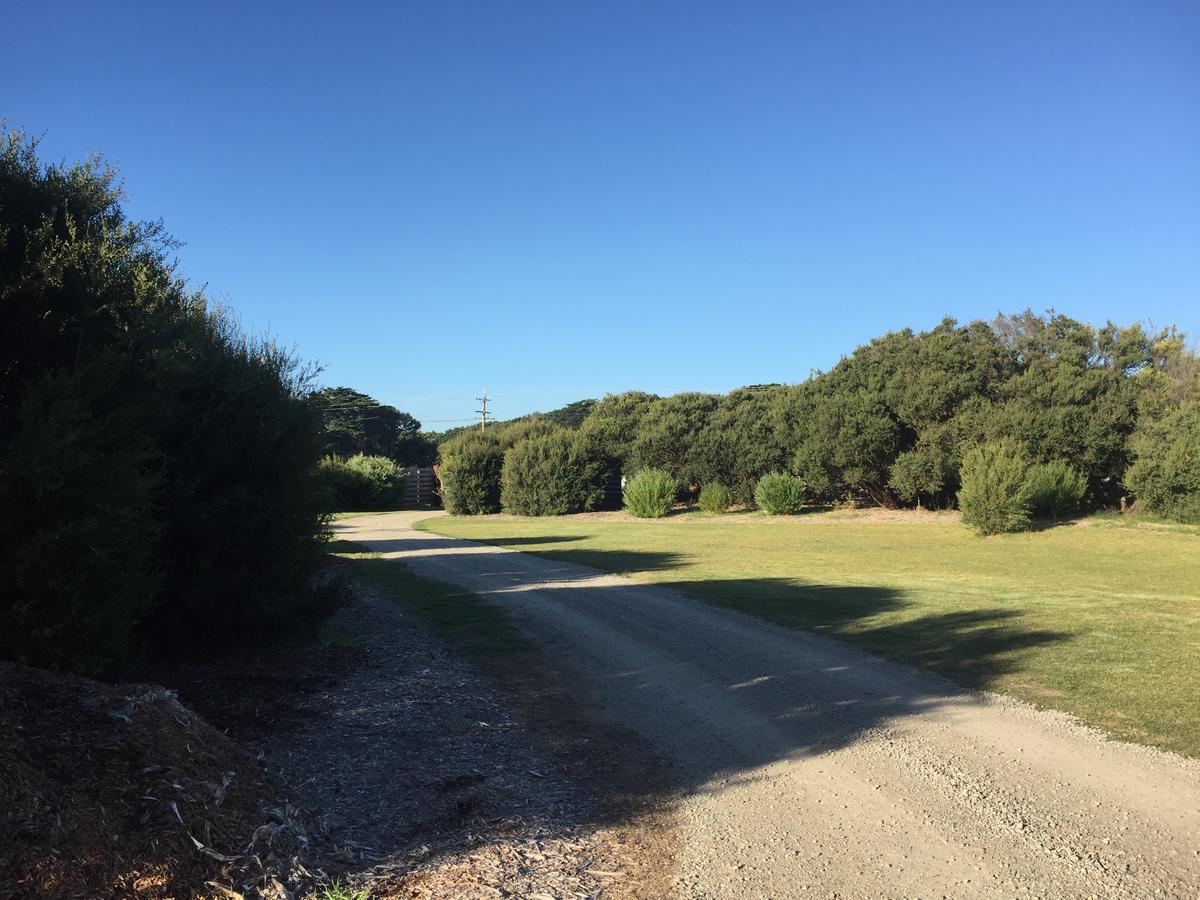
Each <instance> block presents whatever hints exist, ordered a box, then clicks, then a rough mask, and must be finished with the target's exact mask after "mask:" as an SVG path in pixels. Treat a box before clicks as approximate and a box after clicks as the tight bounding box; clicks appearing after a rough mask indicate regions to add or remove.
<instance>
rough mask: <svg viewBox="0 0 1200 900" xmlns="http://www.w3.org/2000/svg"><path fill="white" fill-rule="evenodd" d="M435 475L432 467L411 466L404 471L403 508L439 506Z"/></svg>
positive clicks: (440, 501)
mask: <svg viewBox="0 0 1200 900" xmlns="http://www.w3.org/2000/svg"><path fill="white" fill-rule="evenodd" d="M441 505H442V498H441V495H440V494H439V493H438V480H437V475H436V473H435V472H434V470H433V468H432V467H425V466H412V467H411V468H408V469H405V470H404V507H405V508H406V509H418V508H420V507H422V506H441Z"/></svg>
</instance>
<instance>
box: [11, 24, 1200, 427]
mask: <svg viewBox="0 0 1200 900" xmlns="http://www.w3.org/2000/svg"><path fill="white" fill-rule="evenodd" d="M0 30H2V31H3V47H4V51H3V52H2V53H0V116H3V117H4V118H6V119H7V120H8V123H9V124H10V125H15V126H18V127H21V128H24V129H25V130H27V131H29V132H32V133H41V134H44V138H43V143H42V152H43V155H44V156H46V157H48V158H50V159H54V160H75V159H78V158H81V157H83V156H84V155H86V154H88V153H90V152H92V151H100V152H102V153H103V154H104V155H105V156H106V157H107V158H109V159H110V160H111V161H112V162H114V163H116V164H117V165H118V166H119V167H120V170H121V172H122V175H123V178H124V181H125V184H126V187H127V189H128V192H129V196H130V200H129V204H128V205H129V208H130V210H131V212H132V213H133V214H134V215H135V216H138V217H148V218H158V217H161V218H163V219H164V221H165V222H166V225H167V227H168V229H169V230H170V231H171V232H172V233H173V234H174V235H175V236H177V237H178V238H179V239H180V240H182V241H184V242H185V245H184V246H183V248H182V249H181V250H180V254H179V256H180V263H181V267H182V270H183V272H184V273H185V274H186V275H187V276H188V277H189V278H190V279H192V280H193V281H195V282H196V283H206V284H207V286H208V291H209V293H210V295H211V296H213V297H214V298H216V299H219V300H221V301H223V302H226V303H228V304H229V305H230V306H232V307H233V308H234V309H235V310H236V311H237V313H238V314H239V316H240V318H241V320H242V321H243V323H244V324H245V325H246V326H248V327H250V328H252V329H255V330H269V331H270V332H271V333H272V334H273V335H274V336H275V337H276V338H277V339H279V340H280V341H281V342H283V343H285V344H289V345H291V344H295V345H296V346H297V347H298V348H299V350H300V352H301V353H302V354H303V355H304V356H305V357H307V358H310V359H315V360H318V361H320V362H321V363H322V364H323V365H324V366H325V371H324V374H323V375H322V381H323V382H324V383H326V384H331V385H339V384H345V385H350V386H353V387H356V388H358V389H360V390H363V391H366V392H368V393H371V394H373V395H375V396H377V397H378V398H380V399H381V400H384V401H385V402H389V403H393V404H395V405H397V406H399V407H400V408H402V409H405V410H408V411H410V412H412V413H413V414H414V415H416V416H417V417H418V418H420V419H422V420H423V421H424V422H425V423H426V426H427V427H430V428H443V427H447V426H448V425H451V424H454V421H455V420H461V419H466V418H469V417H470V416H471V415H472V413H473V411H474V409H475V407H476V404H475V401H474V399H473V397H474V395H475V394H477V393H478V392H479V391H480V390H482V389H483V388H484V387H486V388H488V389H489V390H490V392H491V393H492V395H493V396H494V398H495V401H494V408H495V411H496V413H497V415H499V416H500V417H501V418H506V417H509V416H513V415H519V414H522V413H525V412H528V411H530V410H534V409H549V408H552V407H555V406H558V405H561V404H563V403H566V402H569V401H571V400H575V399H579V398H582V397H587V396H599V395H602V394H603V393H605V392H608V391H620V390H625V389H629V388H641V389H645V390H651V391H655V392H658V393H664V394H665V393H673V392H676V391H680V390H689V389H690V390H707V391H725V390H728V389H730V388H733V387H736V386H739V385H743V384H751V383H760V382H771V381H781V382H793V381H799V380H802V379H803V378H805V377H806V376H807V375H808V373H809V372H810V371H811V370H812V369H821V368H828V367H830V366H831V365H833V364H834V363H836V362H837V360H838V358H839V357H840V356H841V355H842V354H844V353H848V352H849V351H851V350H852V349H853V348H854V347H855V346H856V345H857V344H859V343H862V342H864V341H866V340H868V339H869V338H871V337H873V336H876V335H879V334H881V333H883V332H885V331H887V330H889V329H895V328H901V327H905V326H912V327H915V328H927V327H929V326H932V325H933V324H935V323H936V322H937V321H938V320H939V319H941V317H942V316H943V315H947V314H949V315H953V316H956V317H958V318H959V319H962V320H968V319H972V318H977V317H985V318H990V317H991V316H993V315H994V314H995V313H996V312H997V311H999V310H1004V311H1011V310H1018V309H1022V308H1024V307H1026V306H1030V307H1033V308H1035V309H1042V308H1045V307H1048V306H1054V307H1056V308H1057V309H1059V310H1061V311H1063V312H1066V313H1068V314H1070V315H1073V316H1076V317H1078V318H1083V319H1088V320H1092V321H1103V320H1105V319H1109V318H1111V319H1114V320H1116V321H1119V322H1122V323H1126V322H1130V321H1133V320H1141V319H1149V320H1151V321H1152V322H1154V323H1155V324H1165V323H1169V322H1175V323H1177V324H1178V325H1180V326H1181V327H1183V328H1184V329H1186V330H1188V331H1190V332H1192V333H1193V334H1200V5H1198V4H1196V3H1194V2H1179V3H1169V2H1153V0H1151V2H1132V0H1131V2H1125V3H1110V2H1080V3H1069V2H1031V3H1025V2H1010V0H1006V2H997V3H961V2H944V3H940V2H897V3H876V2H872V3H856V2H836V3H835V2H828V3H797V2H794V0H793V2H780V3H767V2H754V0H748V2H744V3H741V2H739V3H705V2H687V3H645V2H637V3H632V2H630V3H625V2H609V0H606V2H562V0H547V2H505V3H486V2H473V3H460V2H451V0H427V2H419V3H418V2H396V3H374V4H367V3H336V4H335V3H328V4H317V3H305V2H292V3H286V4H284V3H280V4H266V3H262V4H259V3H246V4H240V3H239V4H222V3H214V2H206V3H202V4H201V3H196V4H184V3H154V4H150V3H146V4H133V3H119V2H115V3H111V4H98V3H94V2H89V3H80V4H61V3H55V2H39V3H15V2H12V0H8V2H5V3H4V9H3V14H2V25H0Z"/></svg>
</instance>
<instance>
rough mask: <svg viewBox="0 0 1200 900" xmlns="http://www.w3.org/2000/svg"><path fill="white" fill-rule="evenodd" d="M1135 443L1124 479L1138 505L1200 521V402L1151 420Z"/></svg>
mask: <svg viewBox="0 0 1200 900" xmlns="http://www.w3.org/2000/svg"><path fill="white" fill-rule="evenodd" d="M1135 445H1136V447H1137V455H1136V458H1135V459H1134V463H1133V465H1132V466H1130V468H1129V473H1128V475H1127V477H1126V481H1127V482H1128V484H1129V488H1130V490H1132V491H1133V492H1134V495H1135V496H1136V497H1137V504H1138V508H1139V509H1142V508H1144V509H1146V510H1148V511H1150V512H1153V513H1158V514H1159V515H1162V516H1166V517H1167V518H1170V519H1175V520H1177V521H1180V522H1191V523H1194V524H1200V401H1191V402H1188V403H1185V404H1183V405H1182V406H1180V407H1179V408H1177V409H1176V410H1174V411H1173V412H1171V413H1169V414H1168V415H1166V416H1165V417H1164V418H1163V419H1162V420H1161V421H1158V422H1156V423H1154V425H1153V426H1151V427H1150V428H1148V429H1147V431H1146V433H1144V434H1142V435H1139V438H1138V440H1137V441H1136V444H1135Z"/></svg>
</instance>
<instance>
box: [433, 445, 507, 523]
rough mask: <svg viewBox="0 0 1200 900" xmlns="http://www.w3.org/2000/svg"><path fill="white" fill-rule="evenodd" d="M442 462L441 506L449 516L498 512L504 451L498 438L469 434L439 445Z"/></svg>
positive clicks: (440, 477) (439, 473) (439, 474)
mask: <svg viewBox="0 0 1200 900" xmlns="http://www.w3.org/2000/svg"><path fill="white" fill-rule="evenodd" d="M441 459H442V462H441V466H440V468H439V469H438V478H439V479H440V480H441V483H442V503H443V504H444V505H445V507H446V510H447V511H448V512H449V513H450V514H451V515H455V516H478V515H483V514H484V513H493V512H498V511H499V510H500V477H501V471H502V469H503V467H504V449H503V448H502V447H501V445H500V440H499V438H497V437H496V436H495V435H493V434H491V433H489V432H486V431H468V432H467V433H465V434H462V435H460V436H459V437H457V438H454V439H453V440H451V441H447V442H446V443H445V444H443V445H442V448H441Z"/></svg>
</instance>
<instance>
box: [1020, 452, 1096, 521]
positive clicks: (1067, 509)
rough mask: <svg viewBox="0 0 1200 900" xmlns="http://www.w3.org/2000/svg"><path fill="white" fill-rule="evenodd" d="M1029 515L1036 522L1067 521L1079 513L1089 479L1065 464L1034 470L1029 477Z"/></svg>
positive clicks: (1027, 478) (1058, 461) (1027, 487)
mask: <svg viewBox="0 0 1200 900" xmlns="http://www.w3.org/2000/svg"><path fill="white" fill-rule="evenodd" d="M1025 489H1026V491H1027V493H1028V495H1029V511H1030V513H1031V514H1032V515H1033V517H1034V518H1035V519H1066V518H1069V517H1070V516H1073V515H1075V513H1077V512H1079V504H1080V503H1082V502H1083V495H1084V493H1085V492H1086V491H1087V478H1085V477H1084V475H1083V473H1082V472H1079V471H1077V470H1076V469H1073V468H1072V467H1071V466H1069V465H1067V464H1066V463H1065V462H1062V461H1061V460H1055V461H1053V462H1048V463H1040V464H1039V465H1035V466H1032V467H1030V469H1029V471H1028V472H1027V473H1026V475H1025Z"/></svg>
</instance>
